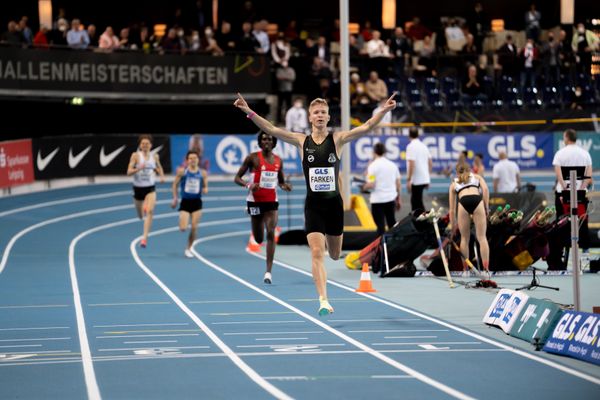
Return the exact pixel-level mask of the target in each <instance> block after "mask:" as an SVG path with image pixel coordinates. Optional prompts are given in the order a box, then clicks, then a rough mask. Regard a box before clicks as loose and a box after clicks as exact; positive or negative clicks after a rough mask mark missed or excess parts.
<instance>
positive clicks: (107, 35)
mask: <svg viewBox="0 0 600 400" xmlns="http://www.w3.org/2000/svg"><path fill="white" fill-rule="evenodd" d="M170 31H173V32H172V34H173V36H175V35H176V34H175V30H174V29H171V30H170ZM170 31H169V32H170ZM165 38H166V36H165ZM98 47H99V48H101V49H102V50H104V51H113V50H114V49H118V48H119V38H118V37H117V36H116V35H115V32H114V31H113V28H112V26H107V27H106V29H105V30H104V33H102V35H100V40H99V41H98Z"/></svg>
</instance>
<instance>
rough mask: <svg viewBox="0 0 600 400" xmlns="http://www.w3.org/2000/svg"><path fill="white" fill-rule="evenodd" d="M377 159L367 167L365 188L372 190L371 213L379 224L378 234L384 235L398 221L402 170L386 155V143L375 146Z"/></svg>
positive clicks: (374, 151)
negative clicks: (386, 228) (386, 229)
mask: <svg viewBox="0 0 600 400" xmlns="http://www.w3.org/2000/svg"><path fill="white" fill-rule="evenodd" d="M373 153H374V157H375V159H374V160H373V162H371V164H369V167H368V169H367V183H365V184H364V186H363V189H365V190H371V214H373V219H374V220H375V224H376V225H377V234H378V235H383V233H384V232H385V224H386V222H387V226H388V229H389V228H391V227H392V226H394V224H395V223H396V216H395V213H396V211H398V210H400V206H401V205H402V204H401V200H400V189H401V187H402V186H401V182H400V170H399V169H398V167H397V166H396V164H394V163H393V162H392V161H390V160H388V159H387V158H386V157H385V153H386V149H385V145H384V144H383V143H381V142H378V143H376V144H375V146H374V147H373Z"/></svg>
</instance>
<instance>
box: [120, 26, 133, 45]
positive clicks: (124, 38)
mask: <svg viewBox="0 0 600 400" xmlns="http://www.w3.org/2000/svg"><path fill="white" fill-rule="evenodd" d="M119 48H120V49H127V50H128V49H131V43H130V42H129V28H123V29H121V31H120V32H119Z"/></svg>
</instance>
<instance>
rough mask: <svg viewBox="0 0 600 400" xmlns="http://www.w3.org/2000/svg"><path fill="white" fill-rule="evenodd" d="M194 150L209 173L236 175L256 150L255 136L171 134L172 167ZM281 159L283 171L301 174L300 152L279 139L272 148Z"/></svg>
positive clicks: (179, 164)
mask: <svg viewBox="0 0 600 400" xmlns="http://www.w3.org/2000/svg"><path fill="white" fill-rule="evenodd" d="M190 149H196V150H198V151H199V153H200V155H201V157H200V158H201V161H200V164H201V166H202V167H203V168H205V169H206V170H207V171H208V172H209V173H214V174H235V173H237V171H238V169H239V168H240V166H241V165H242V163H243V162H244V159H245V158H246V157H247V156H248V155H249V154H250V153H253V152H256V151H259V150H260V148H259V147H258V142H257V141H256V135H201V134H195V135H173V136H171V162H172V164H171V169H172V170H173V171H175V170H176V168H177V167H179V166H181V165H183V161H184V159H185V154H186V153H187V152H188V150H190ZM273 152H274V153H275V154H277V155H278V156H279V157H281V160H282V161H283V172H284V173H285V174H286V175H287V174H302V165H301V163H300V154H299V152H298V148H297V147H296V146H292V145H291V144H288V143H285V142H283V141H281V140H279V141H278V142H277V146H275V149H274V150H273Z"/></svg>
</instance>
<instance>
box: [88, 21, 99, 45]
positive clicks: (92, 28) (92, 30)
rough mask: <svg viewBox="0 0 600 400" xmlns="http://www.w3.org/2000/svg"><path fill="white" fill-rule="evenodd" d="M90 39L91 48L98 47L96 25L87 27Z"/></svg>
mask: <svg viewBox="0 0 600 400" xmlns="http://www.w3.org/2000/svg"><path fill="white" fill-rule="evenodd" d="M87 34H88V38H89V39H90V44H89V47H98V35H97V33H96V25H94V24H89V25H88V27H87Z"/></svg>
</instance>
